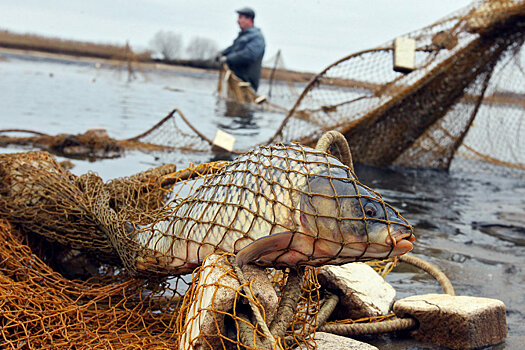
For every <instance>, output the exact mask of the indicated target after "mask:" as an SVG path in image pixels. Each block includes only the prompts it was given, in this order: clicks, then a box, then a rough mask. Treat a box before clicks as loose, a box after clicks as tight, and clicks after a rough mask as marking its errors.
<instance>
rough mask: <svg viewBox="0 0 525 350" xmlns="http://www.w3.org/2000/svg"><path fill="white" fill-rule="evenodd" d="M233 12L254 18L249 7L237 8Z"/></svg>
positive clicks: (253, 12) (252, 11) (253, 13)
mask: <svg viewBox="0 0 525 350" xmlns="http://www.w3.org/2000/svg"><path fill="white" fill-rule="evenodd" d="M235 12H237V13H238V14H239V15H243V16H246V17H251V18H255V11H254V10H252V9H251V8H249V7H243V8H242V9H238V10H237V11H235Z"/></svg>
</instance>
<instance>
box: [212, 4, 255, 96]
mask: <svg viewBox="0 0 525 350" xmlns="http://www.w3.org/2000/svg"><path fill="white" fill-rule="evenodd" d="M236 12H237V13H238V14H239V18H238V19H237V23H238V24H239V27H240V28H241V31H240V32H239V36H237V38H236V39H235V40H234V41H233V44H232V45H231V46H230V47H228V48H226V49H224V50H222V51H221V52H220V53H219V55H220V56H219V61H220V62H221V63H226V64H228V66H229V67H230V69H231V70H232V72H233V73H235V75H236V76H238V77H239V78H241V79H242V80H244V81H246V82H248V83H250V85H251V86H252V87H253V89H254V90H255V91H257V88H258V87H259V80H260V78H261V64H262V58H263V56H264V49H265V43H264V37H263V35H262V33H261V30H260V29H259V28H257V27H255V26H254V24H253V20H254V18H255V12H254V11H253V10H252V9H251V8H249V7H244V8H242V9H240V10H237V11H236Z"/></svg>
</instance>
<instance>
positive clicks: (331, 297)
mask: <svg viewBox="0 0 525 350" xmlns="http://www.w3.org/2000/svg"><path fill="white" fill-rule="evenodd" d="M338 302H339V296H337V295H336V294H333V293H330V292H327V297H326V299H325V302H324V303H323V306H321V309H320V310H319V312H318V313H317V328H321V327H323V326H324V324H325V323H326V320H328V317H330V315H331V314H332V312H334V310H335V307H336V306H337V303H338Z"/></svg>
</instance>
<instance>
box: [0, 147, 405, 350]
mask: <svg viewBox="0 0 525 350" xmlns="http://www.w3.org/2000/svg"><path fill="white" fill-rule="evenodd" d="M307 160H312V161H313V162H307ZM312 164H314V165H313V168H309V167H310V166H312ZM323 169H324V170H323ZM343 172H344V174H345V181H346V185H348V186H349V187H351V188H352V189H353V190H352V191H351V193H348V194H344V193H343V192H337V191H339V190H340V187H339V185H338V184H337V181H339V180H338V179H337V178H338V177H341V176H342V174H343ZM257 174H258V175H257ZM302 176H307V178H309V179H310V178H312V179H310V180H311V181H310V186H309V187H308V186H307V187H306V188H303V189H302V190H298V189H297V188H296V187H293V186H294V184H297V183H301V177H302ZM0 178H1V182H0V183H1V184H2V185H1V188H0V195H1V196H0V218H1V221H0V235H1V236H2V242H3V244H2V246H1V247H0V254H1V255H2V256H1V258H0V271H1V273H0V293H1V295H2V298H1V300H2V301H0V315H1V316H0V326H1V327H0V329H1V330H0V334H1V338H0V344H2V346H5V347H9V348H18V347H25V348H70V347H76V346H81V347H101V348H124V347H126V348H181V349H186V348H190V346H193V347H197V348H214V349H215V348H293V347H296V346H298V345H301V346H304V347H306V348H314V347H315V343H314V341H313V340H312V335H313V334H314V333H315V328H316V318H317V314H318V312H319V310H320V305H321V304H322V303H321V298H322V292H321V291H320V289H319V282H318V281H317V270H316V269H315V268H314V267H311V266H306V267H299V268H298V269H296V268H295V267H297V266H294V268H291V269H290V268H289V267H288V265H290V267H292V266H291V265H292V264H299V265H301V264H304V265H318V264H319V265H320V264H322V263H325V262H334V263H341V262H345V261H355V260H361V259H371V258H372V257H371V256H368V255H367V254H369V253H370V252H371V251H375V250H374V249H373V247H374V246H375V245H376V244H377V247H376V249H378V250H377V251H376V255H378V256H381V257H388V256H391V255H396V254H398V253H399V252H397V251H395V250H394V249H393V248H392V244H391V243H392V241H398V246H400V245H402V244H401V242H400V240H399V238H407V239H408V236H410V235H411V227H410V226H409V225H408V223H407V222H406V221H405V220H404V219H402V218H401V217H400V216H399V215H398V213H397V212H396V211H394V210H393V209H391V208H390V207H389V206H388V204H386V203H384V201H383V200H382V199H381V197H380V196H379V195H378V194H376V193H375V192H373V191H372V190H370V189H368V188H366V187H364V186H362V185H361V184H359V183H358V181H357V179H356V178H355V175H354V174H353V172H352V170H351V169H350V168H348V167H346V166H344V165H343V164H342V163H340V162H339V161H337V160H336V159H335V158H333V157H331V156H330V155H328V154H326V153H323V152H320V151H316V150H314V149H310V148H305V147H302V146H298V145H281V146H271V147H265V148H261V149H259V150H254V151H253V152H251V153H248V154H247V155H245V156H243V157H240V158H238V159H237V160H236V161H233V162H214V163H206V164H198V165H190V166H189V167H188V168H187V169H183V170H179V171H175V168H174V166H173V165H165V166H162V167H158V168H154V169H151V170H149V171H146V172H143V173H140V174H137V175H134V176H130V177H127V178H121V179H115V180H112V181H109V182H107V183H104V182H103V181H102V180H101V179H100V178H99V177H98V176H97V175H96V174H94V173H88V174H85V175H82V176H75V175H73V174H71V173H69V172H68V171H67V170H64V169H63V168H61V167H60V165H59V164H58V163H57V162H56V160H55V159H54V158H53V157H52V156H50V155H49V154H47V153H45V152H27V153H15V154H3V155H0ZM319 178H320V179H322V180H323V181H326V183H325V182H322V183H324V184H327V186H321V187H320V188H321V189H323V190H327V192H325V193H317V192H315V191H314V189H316V188H317V187H316V186H318V185H316V184H315V182H316V181H319ZM254 186H255V187H254ZM265 186H267V187H265ZM221 189H226V190H227V192H230V191H231V192H232V193H236V192H237V194H239V195H241V194H240V193H242V191H248V192H249V193H252V195H253V196H254V198H252V199H250V198H245V197H243V198H242V200H241V201H240V202H239V201H238V202H237V203H234V202H233V199H235V198H234V197H222V196H221V195H220V192H221V191H220V190H221ZM240 190H242V191H241V192H239V191H240ZM301 191H302V192H301ZM210 194H213V195H210ZM296 194H297V195H299V196H306V197H307V198H305V200H306V202H304V203H303V204H304V205H305V206H303V208H301V206H298V207H297V208H292V204H293V201H294V199H293V198H295V197H294V196H295V195H296ZM336 194H337V196H336ZM263 195H264V196H263ZM241 196H244V195H241ZM257 196H260V197H261V198H259V199H256V197H257ZM310 197H311V198H310ZM339 197H342V199H339ZM301 198H302V197H301ZM237 199H239V198H237ZM262 200H264V201H266V205H267V208H266V209H264V208H263V207H262V205H263V201H262ZM347 200H349V201H352V202H354V203H360V204H359V205H358V206H357V207H354V209H355V210H357V212H355V217H348V218H346V219H347V220H348V221H349V222H347V224H348V223H350V224H355V225H356V226H357V227H360V228H361V230H362V235H361V237H360V238H359V240H356V239H354V240H352V241H351V242H350V246H351V247H353V248H354V249H356V251H354V249H353V250H351V252H352V253H351V254H349V255H348V254H347V253H348V252H345V250H344V248H343V246H342V245H341V243H342V241H341V238H343V239H344V240H346V241H347V240H348V239H349V238H348V237H339V238H338V239H337V240H334V239H333V238H330V237H326V236H325V234H326V232H324V231H322V230H320V231H319V232H317V233H315V234H314V233H311V232H306V231H303V229H301V228H300V222H299V221H295V222H294V218H292V219H291V223H287V222H280V221H279V220H280V219H279V218H277V216H274V214H275V213H276V211H277V210H280V211H284V213H285V214H284V215H286V213H287V212H290V213H293V212H296V213H297V214H304V215H306V216H307V217H306V218H304V219H303V220H306V221H304V222H305V223H309V224H310V225H313V224H315V226H316V227H317V226H318V228H317V229H319V228H320V227H321V226H323V225H327V223H330V220H331V218H333V213H332V214H330V215H332V216H329V215H327V214H326V212H323V211H322V210H320V211H318V212H316V213H315V214H314V213H312V212H311V209H310V208H309V207H308V206H309V205H313V204H315V202H316V201H322V202H323V203H325V204H329V203H330V202H333V203H341V204H337V205H336V206H335V207H334V208H332V209H331V210H335V211H339V212H340V215H341V216H340V217H339V220H335V222H336V224H335V225H336V226H335V227H337V225H343V224H344V222H345V220H344V215H343V213H344V212H345V211H344V210H343V209H344V205H342V204H343V203H346V201H347ZM369 201H372V202H373V203H374V204H376V203H377V205H378V207H376V209H377V210H381V208H382V210H383V212H384V216H383V217H373V215H372V214H371V213H370V212H367V211H366V210H367V209H366V208H367V204H366V203H368V202H369ZM312 203H313V204H312ZM295 204H297V203H295ZM347 204H348V203H347ZM199 205H204V206H205V207H206V210H204V212H203V213H210V212H211V213H214V211H213V206H218V207H219V208H222V209H220V210H223V211H224V212H225V213H226V212H230V211H231V210H233V212H234V213H235V215H234V216H229V219H228V220H227V221H221V220H218V219H217V220H214V221H213V222H210V220H209V219H207V218H206V215H205V214H203V215H202V216H198V215H197V216H195V215H194V213H195V212H196V211H197V210H196V209H195V208H198V206H199ZM254 205H255V207H254ZM258 206H259V207H258ZM328 206H329V205H328ZM256 207H257V208H256ZM188 208H189V209H188ZM255 208H256V209H255ZM186 209H188V210H186ZM193 209H195V210H193ZM181 210H182V211H181ZM220 210H219V211H216V212H215V214H218V213H220ZM249 210H251V212H250V211H249ZM359 210H361V212H359ZM243 211H245V212H246V213H245V214H250V215H252V216H253V218H252V219H251V221H250V220H247V219H246V218H245V219H243V218H242V214H241V212H243ZM359 213H361V214H359ZM173 215H177V217H174V216H173ZM279 216H281V215H279ZM226 217H228V216H227V215H226ZM247 217H250V216H249V215H248V216H247ZM299 217H300V215H299ZM167 218H170V221H169V222H174V221H177V220H182V221H185V222H187V223H188V222H190V223H192V225H200V226H202V227H204V228H205V231H209V232H212V230H214V227H216V226H218V227H220V226H221V225H227V227H225V226H223V227H222V231H221V232H222V234H221V236H220V237H219V239H218V240H217V241H216V242H213V241H212V240H211V239H208V240H207V239H203V240H201V241H199V242H196V241H195V242H193V241H191V238H192V236H191V234H189V232H190V231H183V232H182V231H181V232H178V231H175V230H171V229H170V224H168V225H167V226H166V229H165V230H163V231H161V230H160V228H161V227H162V225H160V223H163V222H165V220H166V219H167ZM261 218H263V219H264V220H263V221H261V222H259V223H257V220H259V219H261ZM341 218H343V219H341ZM299 220H300V219H299ZM323 221H324V223H322V222H323ZM238 222H244V224H245V226H243V231H242V232H237V230H238V228H239V227H240V226H239V225H238ZM173 225H175V224H173ZM256 225H263V226H264V225H268V226H267V228H269V231H268V232H270V233H272V236H273V235H275V236H278V233H279V231H280V229H281V228H284V227H287V226H286V225H288V226H289V227H287V228H288V229H289V228H291V229H293V233H294V236H298V237H300V236H301V235H305V236H307V235H306V234H307V233H308V234H309V235H310V236H308V238H307V241H308V240H310V241H308V242H309V243H310V247H315V246H316V243H315V242H321V241H323V240H325V241H330V239H332V241H331V243H330V244H331V245H330V244H329V245H328V246H327V247H328V248H326V247H325V249H329V248H330V247H331V253H330V255H329V256H327V255H325V253H323V251H322V250H321V249H319V251H317V250H316V249H310V250H305V249H304V246H302V245H295V244H294V242H295V241H294V239H295V238H293V237H291V238H292V239H291V240H289V242H288V244H284V245H281V251H280V253H279V254H278V255H275V256H269V257H268V256H267V254H266V255H265V254H259V255H260V256H259V255H257V254H255V255H251V257H250V260H249V261H256V262H257V263H259V265H262V267H257V266H255V265H251V264H250V265H248V264H239V254H237V256H234V255H232V253H236V252H237V251H238V249H240V248H242V247H243V246H242V245H239V246H237V247H236V246H235V244H234V245H233V247H228V246H227V245H225V244H226V243H225V242H226V240H227V239H233V238H231V237H230V238H227V237H226V234H225V233H226V232H229V234H228V236H232V237H234V238H235V237H237V238H236V239H235V240H234V242H237V241H239V242H240V241H243V240H246V239H248V240H249V241H251V240H254V239H256V236H253V237H252V236H250V235H252V234H254V232H255V231H252V228H254V227H256ZM290 225H291V226H290ZM377 225H379V226H380V227H382V228H384V229H386V231H381V232H382V233H383V234H386V236H382V237H381V238H380V239H378V238H376V237H375V236H374V235H375V234H376V230H375V227H376V226H377ZM175 226H176V225H175ZM130 227H131V228H130ZM265 227H266V226H265ZM273 227H274V228H277V229H279V230H277V229H272V228H273ZM152 228H154V229H152ZM330 228H332V229H333V228H334V227H330ZM189 229H190V228H188V230H189ZM192 230H195V229H194V228H192ZM336 230H338V229H336ZM339 231H340V229H339ZM195 232H198V231H195ZM268 232H267V233H268ZM399 232H403V237H398V236H397V234H398V233H399ZM405 233H406V235H405ZM235 235H237V236H235ZM336 236H337V234H336ZM208 237H210V238H211V237H212V236H211V235H210V236H208ZM216 238H217V237H216ZM352 239H353V238H352ZM383 240H384V241H383ZM388 240H390V241H388ZM376 241H377V242H376ZM164 242H168V243H169V244H164ZM173 242H176V244H173ZM334 242H335V243H334ZM388 242H390V243H388ZM197 243H198V244H197ZM387 243H388V244H387ZM210 245H214V247H215V249H212V250H211V251H208V250H207V248H205V249H202V252H201V250H199V249H197V250H196V251H192V249H193V247H194V246H202V247H207V246H210ZM181 246H182V247H185V248H186V249H179V248H178V247H181ZM334 247H336V249H334ZM356 247H357V248H356ZM230 248H231V249H230ZM274 250H275V251H278V249H274ZM181 251H182V252H186V253H187V255H181V254H180V252H181ZM210 252H211V253H215V254H212V255H208V254H209V253H210ZM262 252H263V253H264V252H266V253H267V252H268V251H262ZM297 252H300V253H301V254H297ZM287 253H290V254H288V255H286V254H287ZM204 254H206V256H205V255H204ZM265 257H266V258H269V259H270V260H273V261H276V262H277V263H276V264H272V265H271V266H269V264H268V262H267V261H266V260H265ZM280 257H286V259H281V260H280ZM297 257H299V258H298V259H297ZM194 259H197V260H194ZM287 259H291V260H287ZM181 262H182V263H181ZM240 265H243V266H240ZM279 265H281V266H279ZM266 266H268V267H266ZM276 267H279V268H276ZM189 272H190V273H191V275H189V274H188V273H189ZM290 305H292V306H293V307H290ZM283 310H284V311H283ZM286 310H288V312H286Z"/></svg>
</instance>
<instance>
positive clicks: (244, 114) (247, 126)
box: [218, 101, 259, 130]
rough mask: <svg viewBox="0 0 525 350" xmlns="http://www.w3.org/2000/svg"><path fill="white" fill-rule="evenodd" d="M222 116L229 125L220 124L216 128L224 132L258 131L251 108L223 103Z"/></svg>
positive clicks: (238, 104)
mask: <svg viewBox="0 0 525 350" xmlns="http://www.w3.org/2000/svg"><path fill="white" fill-rule="evenodd" d="M224 104H225V107H226V108H225V111H224V114H223V115H224V116H225V117H229V118H227V119H226V118H225V119H226V120H228V122H229V123H226V122H225V121H223V122H220V123H219V124H218V126H219V127H220V128H221V129H224V130H255V129H259V127H258V125H257V123H256V118H255V116H254V112H253V109H252V107H250V106H247V105H244V104H241V103H238V102H235V101H224Z"/></svg>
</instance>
